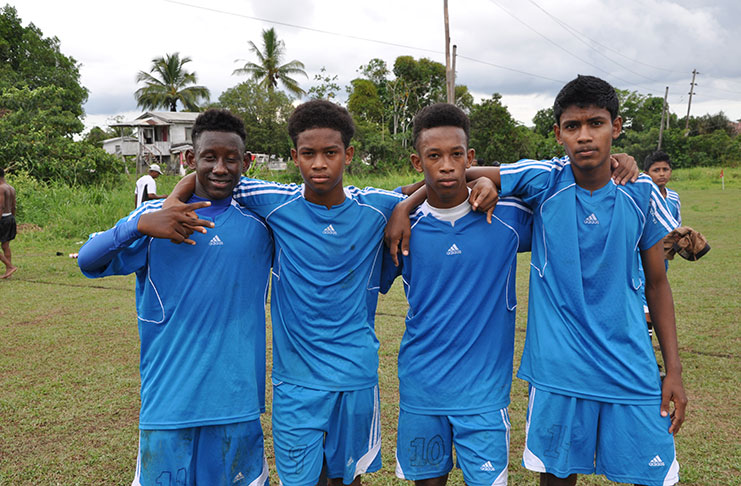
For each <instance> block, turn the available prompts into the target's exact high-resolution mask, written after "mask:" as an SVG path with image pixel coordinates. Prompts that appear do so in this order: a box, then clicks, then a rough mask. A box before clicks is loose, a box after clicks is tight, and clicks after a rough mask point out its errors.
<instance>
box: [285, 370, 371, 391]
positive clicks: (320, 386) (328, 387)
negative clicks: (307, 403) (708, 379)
mask: <svg viewBox="0 0 741 486" xmlns="http://www.w3.org/2000/svg"><path fill="white" fill-rule="evenodd" d="M272 380H273V385H276V384H279V383H290V384H291V385H297V386H301V387H303V388H309V389H311V390H319V391H330V392H346V391H358V390H366V389H368V388H373V387H374V386H376V385H378V375H377V374H376V376H374V377H373V379H372V380H369V381H367V382H362V383H359V384H354V385H337V384H328V383H313V382H308V381H303V380H294V379H293V378H291V377H286V376H284V375H281V374H280V373H275V372H273V374H272Z"/></svg>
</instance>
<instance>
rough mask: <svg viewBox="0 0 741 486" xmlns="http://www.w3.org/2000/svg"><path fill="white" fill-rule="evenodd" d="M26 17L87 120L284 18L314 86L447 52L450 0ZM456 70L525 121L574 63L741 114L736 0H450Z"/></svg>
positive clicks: (235, 54)
mask: <svg viewBox="0 0 741 486" xmlns="http://www.w3.org/2000/svg"><path fill="white" fill-rule="evenodd" d="M9 1H10V3H11V4H12V5H14V6H15V8H16V9H17V10H18V15H19V16H20V17H21V19H22V20H23V23H24V25H26V24H28V23H29V22H33V23H34V24H35V25H36V26H37V27H39V28H40V29H41V30H42V32H43V33H44V35H45V36H56V37H58V38H59V40H60V42H61V49H62V52H64V53H65V54H67V55H70V56H72V57H74V58H75V59H76V60H77V61H78V62H80V63H81V76H82V84H83V85H84V86H85V87H87V88H88V89H89V90H90V96H89V99H88V102H87V104H86V105H85V110H86V113H87V120H86V125H88V127H90V126H93V125H104V124H105V123H106V120H107V119H109V118H110V117H112V116H114V115H116V114H124V115H125V117H127V118H132V117H133V116H134V115H135V114H136V113H138V111H137V107H136V101H135V100H134V95H133V93H134V91H135V90H136V89H137V84H136V81H135V77H136V74H137V72H139V71H141V70H146V71H148V70H149V67H150V65H151V60H152V59H153V58H154V57H158V56H162V55H164V54H166V53H172V52H180V54H181V55H182V56H189V57H191V58H192V60H193V62H192V63H190V64H189V65H188V67H189V68H190V70H192V71H195V72H196V74H197V75H198V82H199V84H203V85H205V86H207V87H208V88H209V89H210V90H211V94H212V99H213V100H215V99H217V98H218V96H219V94H221V92H222V91H224V90H225V89H228V88H230V87H232V86H234V85H236V84H238V83H239V82H241V81H242V80H243V79H244V78H242V77H239V76H233V75H232V71H233V70H234V69H235V68H237V67H241V65H242V64H243V63H244V62H242V63H240V62H238V61H237V60H238V59H242V60H244V59H248V60H254V58H253V57H252V55H251V53H250V52H249V50H248V44H247V42H248V41H249V40H252V41H254V42H255V43H256V44H258V45H260V39H261V31H262V30H263V29H267V28H270V27H275V29H276V31H277V32H278V35H279V37H280V38H281V39H283V40H284V41H285V44H286V52H287V55H286V60H291V59H297V60H300V61H302V62H303V63H304V64H305V65H306V71H307V73H308V76H309V78H308V79H303V78H301V79H299V81H300V82H301V85H302V87H303V88H304V89H308V88H309V87H310V86H311V85H312V82H313V78H314V75H315V74H317V73H318V72H319V71H320V69H321V68H322V67H325V68H326V71H327V73H329V74H331V75H337V76H338V82H339V84H340V85H342V86H344V85H348V84H349V82H350V81H351V80H352V79H353V78H355V77H357V69H358V67H359V66H360V65H362V64H366V63H367V62H368V61H369V60H370V59H372V58H376V57H377V58H381V59H383V60H385V61H386V62H387V63H388V64H389V66H392V65H393V62H394V59H396V57H397V56H401V55H411V56H414V57H415V58H420V57H428V58H430V59H433V60H436V61H439V62H441V63H444V62H445V54H444V47H445V39H444V24H443V0H373V1H364V2H361V1H355V0H128V1H126V2H110V1H100V0H67V1H58V0H23V1H22V2H21V1H17V0H9ZM449 15H450V36H451V42H452V43H454V44H457V46H458V58H457V65H456V70H457V82H458V83H459V84H465V85H467V86H468V88H469V90H470V91H472V92H473V93H474V95H475V96H476V97H477V98H481V97H488V96H490V95H491V94H492V93H494V92H498V93H501V94H502V95H503V101H504V103H505V104H506V105H507V106H508V107H509V110H510V112H511V113H512V114H513V115H514V117H515V118H516V119H517V120H519V121H520V122H522V123H524V124H526V125H530V124H531V120H532V117H533V115H534V114H535V112H536V111H537V110H538V109H541V108H545V107H548V106H550V105H551V104H552V102H553V98H554V96H555V94H556V93H557V92H558V90H559V89H560V87H561V86H562V85H563V84H564V83H565V82H567V81H569V80H570V79H572V78H574V77H575V76H576V75H577V74H593V75H596V76H599V77H602V78H604V79H606V80H608V81H609V82H610V83H612V84H613V85H614V86H615V87H617V88H621V89H629V90H635V91H638V92H640V93H643V94H651V95H655V96H663V95H664V89H665V87H666V86H668V87H669V105H670V109H671V111H672V112H673V113H676V114H678V115H679V116H684V115H685V114H686V113H687V102H688V98H689V96H688V93H689V90H690V81H691V78H692V71H693V69H696V70H697V71H698V72H699V74H698V75H697V79H696V83H697V86H696V87H695V95H694V96H693V98H692V114H693V115H701V114H705V113H717V112H719V111H721V110H722V111H723V112H725V114H726V115H727V116H728V117H729V118H731V119H733V120H737V119H740V118H741V53H740V52H739V51H740V50H741V43H739V41H738V35H737V32H738V26H739V25H741V2H740V1H739V0H715V1H712V0H692V1H690V0H571V1H569V2H564V1H562V0H449Z"/></svg>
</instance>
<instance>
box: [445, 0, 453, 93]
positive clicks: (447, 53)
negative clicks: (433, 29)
mask: <svg viewBox="0 0 741 486" xmlns="http://www.w3.org/2000/svg"><path fill="white" fill-rule="evenodd" d="M443 10H444V15H445V89H446V93H447V95H448V96H447V98H448V103H453V102H454V100H453V98H454V97H455V92H454V91H453V89H452V87H453V80H452V78H453V74H452V73H451V68H450V24H449V22H448V0H443Z"/></svg>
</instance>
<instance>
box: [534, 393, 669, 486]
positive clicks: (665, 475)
mask: <svg viewBox="0 0 741 486" xmlns="http://www.w3.org/2000/svg"><path fill="white" fill-rule="evenodd" d="M670 425H671V419H670V418H669V417H668V416H667V417H662V416H661V411H660V407H659V404H655V405H626V404H615V403H606V402H597V401H594V400H587V399H583V398H575V397H569V396H565V395H558V394H555V393H549V392H547V391H544V390H536V389H535V387H533V386H531V387H530V401H529V403H528V411H527V424H526V428H525V433H526V437H525V451H524V452H523V454H522V465H523V466H524V467H526V468H527V469H530V470H531V471H537V472H548V473H551V474H553V475H555V476H557V477H561V478H565V477H566V476H569V475H570V474H574V473H577V474H595V473H596V474H603V475H605V476H606V477H607V479H609V480H611V481H615V482H619V483H633V484H644V485H646V486H671V485H673V484H675V483H677V482H678V481H679V463H678V462H677V459H676V452H675V449H674V436H673V435H672V434H670V433H669V426H670Z"/></svg>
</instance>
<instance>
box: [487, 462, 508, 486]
mask: <svg viewBox="0 0 741 486" xmlns="http://www.w3.org/2000/svg"><path fill="white" fill-rule="evenodd" d="M508 470H509V466H508V467H505V468H504V469H503V470H502V472H500V473H499V476H497V478H496V479H495V480H494V482H493V483H491V486H507V478H508V477H509V473H508V472H507V471H508Z"/></svg>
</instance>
